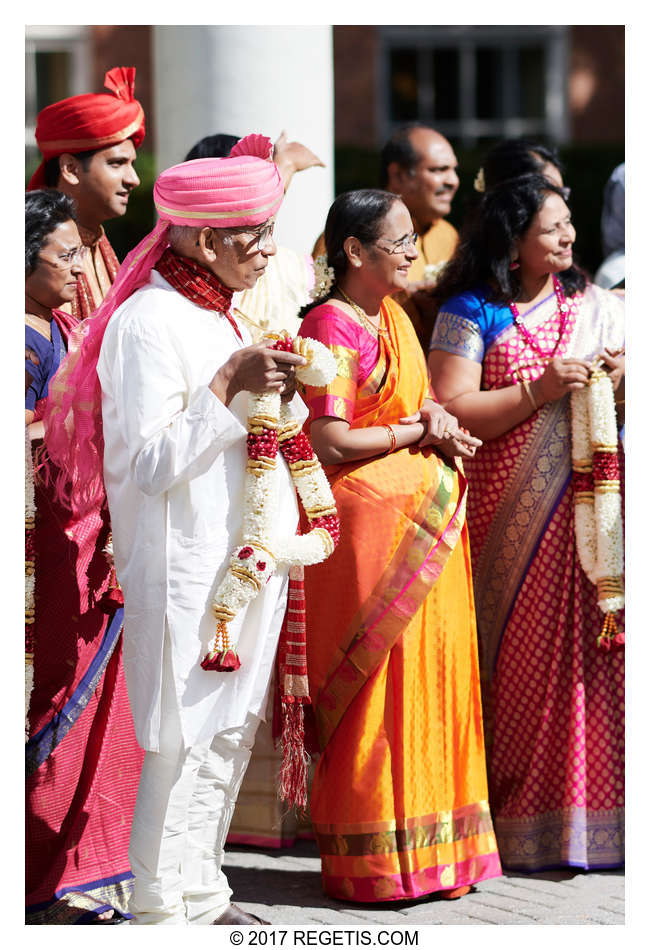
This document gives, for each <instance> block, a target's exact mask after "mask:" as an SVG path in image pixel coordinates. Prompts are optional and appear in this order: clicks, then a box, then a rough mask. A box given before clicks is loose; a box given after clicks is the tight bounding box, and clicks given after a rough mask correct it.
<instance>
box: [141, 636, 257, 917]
mask: <svg viewBox="0 0 650 950" xmlns="http://www.w3.org/2000/svg"><path fill="white" fill-rule="evenodd" d="M226 675H228V674H226ZM162 696H163V710H162V712H163V715H162V727H161V732H160V751H159V752H147V754H146V755H145V759H144V764H143V766H142V773H141V776H140V785H139V787H138V797H137V801H136V806H135V813H134V816H133V826H132V828H131V841H130V846H129V860H130V863H131V869H132V871H133V873H134V875H135V883H134V888H133V894H132V897H131V901H130V903H129V912H130V913H132V914H133V915H134V920H133V923H134V924H181V925H187V924H211V923H212V922H213V921H214V920H215V919H216V918H217V917H219V916H220V915H221V914H222V913H223V912H224V911H225V910H226V908H227V907H228V904H229V903H230V896H231V894H232V891H231V890H230V887H229V886H228V881H227V879H226V876H225V874H224V873H223V871H222V864H223V857H224V845H225V841H226V836H227V834H228V828H229V827H230V821H231V818H232V814H233V811H234V808H235V802H236V801H237V794H238V792H239V788H240V785H241V783H242V779H243V778H244V773H245V772H246V766H247V765H248V760H249V759H250V755H251V750H252V748H253V743H254V741H255V733H256V732H257V727H258V726H259V724H260V722H261V719H260V718H259V716H255V715H253V714H252V713H248V714H247V716H246V721H245V722H244V723H243V725H242V726H240V727H237V728H233V729H226V730H224V731H223V732H220V733H218V734H217V735H216V736H215V737H214V738H213V739H212V741H209V740H208V741H205V742H201V743H197V744H196V745H194V746H192V747H191V748H185V747H184V745H183V739H182V735H181V726H180V718H179V715H178V707H177V704H176V702H175V699H174V685H173V676H172V668H171V661H170V651H169V647H168V645H167V643H166V644H165V652H164V660H163V690H162Z"/></svg>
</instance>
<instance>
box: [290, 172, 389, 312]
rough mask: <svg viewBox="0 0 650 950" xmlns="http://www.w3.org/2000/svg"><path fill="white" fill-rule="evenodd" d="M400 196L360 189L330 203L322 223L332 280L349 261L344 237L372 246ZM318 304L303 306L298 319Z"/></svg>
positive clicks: (339, 275) (339, 196)
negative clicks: (353, 238)
mask: <svg viewBox="0 0 650 950" xmlns="http://www.w3.org/2000/svg"><path fill="white" fill-rule="evenodd" d="M396 201H401V198H400V196H399V195H395V194H393V193H392V191H382V190H381V189H379V188H360V189H359V190H358V191H344V192H343V193H342V194H340V195H338V196H337V197H336V198H335V199H334V202H333V203H332V205H331V207H330V209H329V211H328V213H327V221H326V222H325V234H324V237H325V248H326V250H327V264H328V266H329V267H331V268H333V270H334V280H335V281H336V280H340V278H341V277H343V275H344V274H345V273H346V271H347V269H348V266H349V261H348V257H347V254H346V253H345V249H344V247H343V244H344V242H345V240H346V238H349V237H355V238H357V240H359V241H360V242H361V243H362V244H363V245H369V244H372V243H373V242H374V241H376V240H377V238H378V237H379V234H380V232H381V225H382V222H383V220H384V218H385V217H386V215H387V214H388V212H389V211H390V209H391V208H392V206H393V204H394V203H395V202H396ZM320 302H321V301H320V300H317V301H316V302H315V303H313V304H307V306H306V307H303V308H302V310H301V311H300V313H299V314H298V316H299V317H300V318H302V317H304V316H305V314H307V313H309V311H310V310H311V309H312V307H315V306H317V304H319V303H320Z"/></svg>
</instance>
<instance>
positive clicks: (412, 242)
mask: <svg viewBox="0 0 650 950" xmlns="http://www.w3.org/2000/svg"><path fill="white" fill-rule="evenodd" d="M417 239H418V232H417V231H414V232H413V234H407V235H406V237H403V238H400V239H399V241H389V244H388V247H382V246H381V244H377V247H378V248H379V249H380V250H381V251H385V253H386V254H405V253H406V251H407V250H408V249H409V247H415V246H416V242H417Z"/></svg>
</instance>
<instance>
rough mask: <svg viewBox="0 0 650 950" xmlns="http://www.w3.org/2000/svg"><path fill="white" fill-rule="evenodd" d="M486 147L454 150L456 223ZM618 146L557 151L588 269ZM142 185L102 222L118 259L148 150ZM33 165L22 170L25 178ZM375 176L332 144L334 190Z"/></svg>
mask: <svg viewBox="0 0 650 950" xmlns="http://www.w3.org/2000/svg"><path fill="white" fill-rule="evenodd" d="M485 150H486V149H485V147H484V146H483V147H481V148H480V149H461V148H457V149H456V155H457V157H458V163H459V178H460V187H459V189H458V194H457V196H456V198H455V199H454V204H453V208H452V212H451V215H450V216H449V220H450V221H451V223H452V224H453V225H455V226H456V227H460V224H461V221H462V217H463V209H464V208H465V206H466V201H467V198H468V197H469V195H470V194H471V191H472V185H473V182H474V177H475V175H476V172H477V170H478V168H479V165H480V161H481V156H482V155H483V154H485ZM624 154H625V153H624V148H623V146H622V145H620V146H617V145H591V146H584V145H571V146H567V147H565V148H563V149H561V150H560V157H561V159H562V162H563V164H564V166H565V176H564V177H565V181H566V183H567V184H568V185H570V186H571V202H570V204H571V208H572V210H573V217H574V221H575V224H576V230H577V239H576V258H577V259H578V260H579V261H580V263H581V264H582V265H583V266H584V267H585V268H586V269H587V270H588V271H590V272H591V273H593V272H595V270H596V269H597V268H598V266H599V264H600V262H601V258H602V254H601V249H600V214H601V209H602V197H603V188H604V186H605V182H606V181H607V179H608V178H609V176H610V174H611V173H612V171H613V170H614V168H615V167H616V166H617V165H618V164H620V162H622V161H623V160H624ZM136 168H137V172H138V175H139V176H140V180H141V184H140V186H139V187H138V188H136V189H135V191H134V192H133V194H132V195H131V197H130V199H129V208H128V211H127V213H126V215H125V216H124V217H123V218H115V219H114V220H112V221H109V222H107V224H106V232H107V234H108V237H109V240H110V241H111V244H112V245H113V247H114V248H115V252H116V254H117V256H118V257H119V258H120V260H123V259H124V257H125V255H126V254H127V253H128V252H129V250H130V249H131V248H132V247H134V246H135V245H136V244H137V243H138V241H139V240H141V238H143V237H144V235H145V234H147V232H148V231H150V230H151V228H152V227H153V224H154V220H155V216H154V212H153V202H152V190H153V183H154V178H155V171H154V159H153V155H151V154H150V153H148V152H140V153H138V159H137V163H136ZM32 171H33V167H31V168H30V169H29V170H28V172H27V180H28V179H29V177H30V175H31V173H32ZM378 179H379V150H378V149H363V148H355V147H353V146H346V145H339V146H337V147H336V149H335V187H336V193H337V194H339V193H340V192H342V191H349V190H351V189H354V188H368V187H372V186H374V185H375V184H376V183H377V182H378Z"/></svg>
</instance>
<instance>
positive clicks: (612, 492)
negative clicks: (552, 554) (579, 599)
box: [571, 369, 625, 649]
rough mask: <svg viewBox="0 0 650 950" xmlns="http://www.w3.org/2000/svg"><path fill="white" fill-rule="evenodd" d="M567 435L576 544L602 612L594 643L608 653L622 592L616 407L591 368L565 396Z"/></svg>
mask: <svg viewBox="0 0 650 950" xmlns="http://www.w3.org/2000/svg"><path fill="white" fill-rule="evenodd" d="M571 434H572V464H573V471H574V484H575V486H576V490H575V532H576V546H577V550H578V557H579V559H580V564H581V566H582V569H583V570H584V572H585V574H586V575H587V577H588V578H589V580H590V581H591V583H592V584H595V585H596V587H597V589H598V606H599V607H600V609H601V610H602V611H603V613H604V614H606V619H605V624H604V626H603V629H602V631H601V633H600V635H599V638H598V643H599V645H600V646H602V647H604V648H605V649H609V646H610V641H611V640H612V639H613V638H615V639H616V642H618V643H622V642H624V634H622V633H621V634H618V631H617V630H616V624H615V623H614V618H613V614H614V613H615V612H616V611H617V610H620V609H621V608H622V607H623V606H624V605H625V594H624V589H623V566H624V565H623V517H622V507H621V493H620V480H619V472H618V445H617V443H618V433H617V428H616V409H615V404H614V391H613V387H612V381H611V379H610V378H609V376H608V375H607V373H605V372H603V370H600V369H596V370H594V371H593V372H592V374H591V376H590V379H589V384H588V386H586V387H585V388H584V389H581V390H577V391H576V392H573V393H572V394H571Z"/></svg>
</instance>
